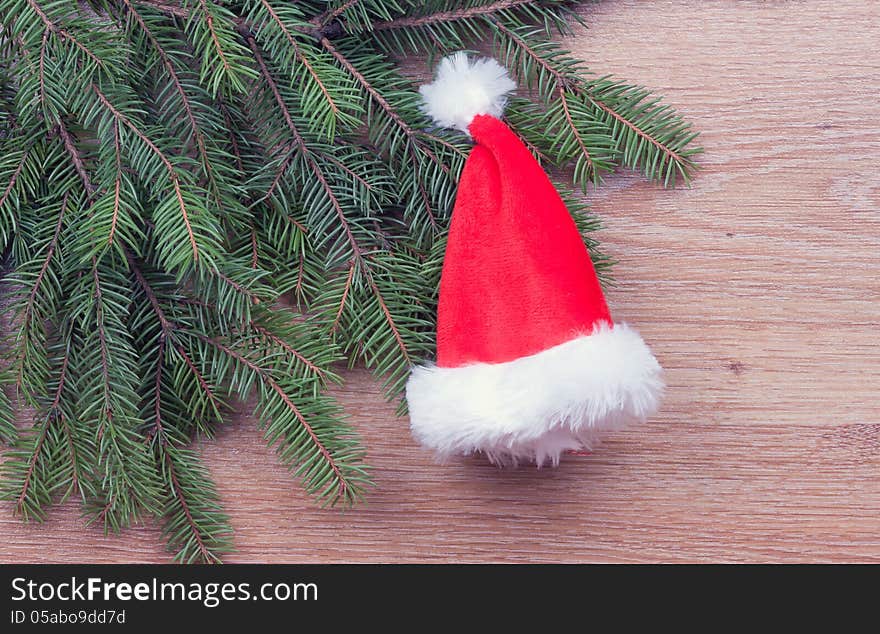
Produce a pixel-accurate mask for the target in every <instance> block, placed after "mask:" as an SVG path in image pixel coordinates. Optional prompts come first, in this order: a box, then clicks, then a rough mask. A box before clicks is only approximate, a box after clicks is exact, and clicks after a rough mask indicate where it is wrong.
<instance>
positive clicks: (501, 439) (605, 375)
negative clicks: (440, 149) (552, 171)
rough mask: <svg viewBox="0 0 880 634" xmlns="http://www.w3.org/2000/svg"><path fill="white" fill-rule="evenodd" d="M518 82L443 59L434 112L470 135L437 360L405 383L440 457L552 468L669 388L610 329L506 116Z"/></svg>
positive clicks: (413, 412) (478, 65) (554, 202)
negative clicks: (508, 99) (531, 463)
mask: <svg viewBox="0 0 880 634" xmlns="http://www.w3.org/2000/svg"><path fill="white" fill-rule="evenodd" d="M514 88H515V85H514V82H513V81H512V80H511V79H510V77H509V76H508V75H507V72H506V71H505V70H504V68H502V67H501V66H500V65H499V64H498V63H497V62H495V61H494V60H490V59H483V60H479V61H476V62H472V61H471V60H469V59H468V57H467V56H466V55H465V54H464V53H457V54H455V55H452V56H451V57H447V58H446V59H444V60H443V61H442V62H441V64H440V66H439V69H438V72H437V76H436V80H435V81H434V82H433V83H432V84H429V85H426V86H422V89H421V93H422V96H423V99H424V102H425V110H426V112H427V113H428V114H429V115H430V116H431V117H432V118H433V119H434V120H435V121H436V122H437V123H438V124H440V125H443V126H451V127H457V128H459V129H461V130H463V131H465V132H466V133H468V134H469V135H470V136H471V137H473V140H474V143H475V145H474V147H473V149H472V150H471V153H470V155H469V157H468V159H467V161H466V163H465V166H464V171H463V172H462V175H461V180H460V183H459V189H458V194H457V197H456V201H455V208H454V210H453V215H452V224H451V227H450V230H449V239H448V245H447V247H446V258H445V260H444V264H443V273H442V279H441V282H440V303H439V308H438V319H437V363H436V364H431V365H425V366H420V367H416V368H414V369H413V371H412V374H411V376H410V378H409V381H408V382H407V386H406V396H407V401H408V403H409V412H410V420H411V427H412V432H413V435H414V436H415V438H416V439H417V440H419V441H420V442H421V443H422V444H423V445H425V446H426V447H429V448H431V449H433V450H434V451H435V452H436V453H437V455H438V456H439V457H440V458H441V459H444V458H448V457H450V456H453V455H461V454H464V455H466V454H471V453H475V452H483V453H485V454H486V455H487V456H488V457H489V459H490V460H492V461H493V462H500V463H516V462H517V461H520V460H528V461H534V462H536V463H537V464H538V465H541V464H543V463H545V462H550V463H552V464H557V463H558V462H559V456H560V454H561V453H562V452H564V451H567V450H583V449H590V448H592V446H593V445H594V443H595V441H596V438H597V435H598V434H599V433H600V432H602V431H603V430H606V429H610V428H617V427H620V426H623V425H625V424H626V423H629V422H633V421H642V420H644V419H645V418H646V417H647V416H649V415H650V414H652V413H653V412H654V411H655V409H656V408H657V405H658V403H659V400H660V396H661V393H662V391H663V382H662V380H661V368H660V365H659V364H658V363H657V361H656V359H655V358H654V356H653V355H652V354H651V351H650V350H649V349H648V347H647V345H645V343H644V341H642V338H641V337H640V336H639V335H638V333H637V332H636V331H635V330H633V329H632V328H630V327H629V326H627V325H625V324H615V323H614V322H613V321H612V319H611V315H610V313H609V311H608V306H607V305H606V303H605V298H604V296H603V294H602V289H601V288H600V286H599V281H598V279H597V277H596V272H595V270H594V268H593V264H592V261H591V260H590V256H589V253H588V252H587V249H586V247H585V246H584V242H583V238H582V237H581V235H580V234H579V232H578V230H577V227H576V226H575V223H574V221H573V220H572V218H571V215H570V214H569V212H568V210H567V209H566V207H565V204H564V203H563V201H562V199H561V198H560V197H559V194H558V193H557V192H556V190H555V188H554V187H553V184H552V183H551V182H550V180H549V178H548V177H547V175H546V174H545V173H544V171H543V169H542V168H541V166H540V165H539V164H538V162H537V161H536V160H535V158H534V157H533V156H532V155H531V153H530V152H529V151H528V149H527V148H526V147H525V146H524V145H523V143H522V142H521V141H520V140H519V138H518V137H517V136H516V135H515V134H514V133H513V132H512V131H511V130H510V128H508V127H507V125H505V124H504V123H503V122H502V121H501V120H500V119H499V118H498V117H500V116H501V114H502V111H503V108H504V105H505V102H506V98H505V95H506V94H507V93H508V92H510V91H511V90H513V89H514Z"/></svg>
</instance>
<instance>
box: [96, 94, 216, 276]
mask: <svg viewBox="0 0 880 634" xmlns="http://www.w3.org/2000/svg"><path fill="white" fill-rule="evenodd" d="M91 88H92V90H93V91H94V93H95V95H97V97H98V99H99V100H100V101H101V103H102V104H103V105H104V107H105V108H107V110H109V111H110V113H111V114H112V115H113V117H114V118H115V119H116V120H117V121H118V122H121V123H123V124H124V125H125V126H126V127H127V128H129V129H130V130H131V131H132V132H133V133H134V134H135V136H137V137H138V138H139V139H140V140H141V141H143V142H144V144H145V145H146V146H147V147H148V148H150V150H151V151H152V152H153V154H155V155H156V157H157V158H158V159H159V160H160V161H161V162H162V164H163V165H164V166H165V169H166V170H167V171H168V178H169V180H170V181H171V184H172V186H173V187H174V195H175V197H176V198H177V204H178V206H179V207H180V214H181V218H182V219H183V223H184V225H185V226H186V233H187V236H188V237H189V243H190V247H191V249H192V254H193V261H195V262H198V259H199V246H198V244H196V237H195V234H194V233H193V228H192V225H191V224H190V221H189V212H188V211H187V208H186V203H185V202H184V200H183V190H182V188H181V186H180V178H179V177H178V176H177V172H176V170H175V169H174V165H172V163H171V161H170V160H169V159H168V157H167V156H165V154H164V153H163V152H162V150H160V149H159V148H158V147H157V146H156V144H155V143H153V141H152V140H151V139H150V138H149V137H148V136H147V135H146V134H144V133H143V132H142V131H141V130H140V129H139V128H138V127H137V126H136V125H135V124H134V123H133V122H132V121H131V120H130V119H129V118H128V117H126V116H125V115H124V114H122V113H121V112H120V111H119V110H117V109H116V108H115V107H114V106H113V104H111V103H110V101H109V100H108V99H107V96H106V95H105V94H104V93H103V92H101V89H100V88H98V86H97V85H95V84H92V85H91Z"/></svg>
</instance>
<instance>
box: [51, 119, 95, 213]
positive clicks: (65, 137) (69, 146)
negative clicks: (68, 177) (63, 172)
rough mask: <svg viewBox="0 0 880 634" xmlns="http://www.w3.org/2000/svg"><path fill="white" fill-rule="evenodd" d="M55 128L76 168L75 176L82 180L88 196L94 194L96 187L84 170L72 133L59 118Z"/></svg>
mask: <svg viewBox="0 0 880 634" xmlns="http://www.w3.org/2000/svg"><path fill="white" fill-rule="evenodd" d="M56 129H57V130H58V135H59V136H60V137H61V140H62V141H63V142H64V149H65V150H67V154H68V155H69V156H70V160H71V161H72V162H73V168H74V169H75V170H76V173H77V176H79V178H80V180H81V181H82V184H83V187H85V190H86V193H88V195H89V196H92V195H94V193H95V192H96V191H97V190H98V188H97V187H95V185H94V184H93V183H92V181H91V179H90V178H89V175H88V173H87V172H86V167H85V163H84V162H83V159H82V155H81V154H80V152H79V150H78V149H77V147H76V141H75V140H74V138H73V135H72V134H71V133H70V131H69V130H68V129H67V126H65V125H64V121H62V120H61V119H59V120H58V124H57V126H56Z"/></svg>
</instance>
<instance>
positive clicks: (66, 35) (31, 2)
mask: <svg viewBox="0 0 880 634" xmlns="http://www.w3.org/2000/svg"><path fill="white" fill-rule="evenodd" d="M26 1H27V4H28V6H30V8H31V9H32V10H33V11H34V13H36V14H37V15H38V16H39V17H40V20H41V21H42V22H43V24H45V25H46V29H47V30H49V31H51V32H52V33H55V34H56V35H58V36H59V37H61V38H62V39H65V40H67V41H69V42H70V43H72V44H73V45H74V46H76V48H78V49H79V50H80V51H82V52H83V53H84V54H85V55H86V56H88V57H89V59H91V60H92V61H93V62H95V64H97V65H98V66H100V67H101V68H104V61H103V60H102V59H101V58H100V57H98V56H97V55H96V54H95V53H93V52H92V51H91V50H89V48H88V47H87V46H86V45H85V44H83V43H82V42H80V41H79V40H78V39H77V38H76V37H74V36H73V35H72V34H71V33H70V32H69V31H67V30H66V29H63V28H61V27H60V26H59V25H58V24H57V23H55V22H53V21H52V20H50V19H49V16H48V15H47V14H46V12H45V11H43V9H41V8H40V5H38V4H37V3H36V1H35V0H26Z"/></svg>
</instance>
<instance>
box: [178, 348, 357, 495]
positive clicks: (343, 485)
mask: <svg viewBox="0 0 880 634" xmlns="http://www.w3.org/2000/svg"><path fill="white" fill-rule="evenodd" d="M192 334H193V336H194V337H196V338H198V339H200V340H201V341H203V342H205V343H207V344H208V345H210V346H212V347H214V348H216V349H217V350H219V351H220V352H222V353H224V354H225V355H227V356H229V357H231V358H233V359H235V360H236V361H238V362H239V363H240V364H242V365H244V366H245V367H247V368H248V369H250V370H251V371H252V372H253V373H254V374H256V375H257V376H258V377H259V378H260V380H261V381H262V382H263V383H265V384H266V385H267V386H268V387H269V389H270V390H272V392H274V393H275V394H276V395H277V397H278V398H279V399H280V400H281V402H282V403H284V406H285V407H286V408H287V409H288V410H289V411H290V412H291V413H292V414H293V416H294V417H295V419H296V420H297V422H298V423H299V424H300V425H301V426H302V428H303V429H304V430H305V432H306V434H307V435H308V437H309V439H310V440H311V442H312V444H313V445H314V446H315V449H316V451H317V452H318V453H319V454H320V455H321V457H322V458H323V460H324V462H325V464H327V465H328V466H329V467H330V469H331V471H332V473H333V478H334V481H335V483H336V484H335V489H336V491H335V495H334V499H345V498H346V497H347V494H348V488H349V484H348V481H347V478H346V476H345V475H344V474H343V472H342V469H341V467H340V466H339V464H337V462H336V459H335V458H334V457H333V455H332V454H331V453H330V451H329V450H328V449H327V447H326V445H325V444H324V443H323V442H322V441H321V439H320V438H319V437H318V434H317V433H316V432H315V429H314V428H313V427H312V425H311V424H310V423H309V422H308V420H306V418H305V416H304V415H303V414H302V412H301V411H300V409H299V408H298V407H297V406H296V404H295V403H294V402H293V400H292V399H291V398H290V396H288V395H287V393H286V392H285V391H284V389H283V388H282V387H281V386H280V385H279V384H278V382H277V381H276V380H275V379H274V378H273V377H272V376H271V375H270V374H269V373H268V372H267V371H266V370H265V369H264V368H262V367H260V366H259V365H257V364H256V363H254V362H253V361H252V360H251V359H249V358H247V357H246V356H244V355H242V354H241V353H239V352H237V351H235V350H233V349H232V348H230V347H229V346H226V345H224V344H222V343H220V342H219V341H217V340H216V339H213V338H211V337H207V336H205V335H203V334H201V333H198V332H193V333H192Z"/></svg>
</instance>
